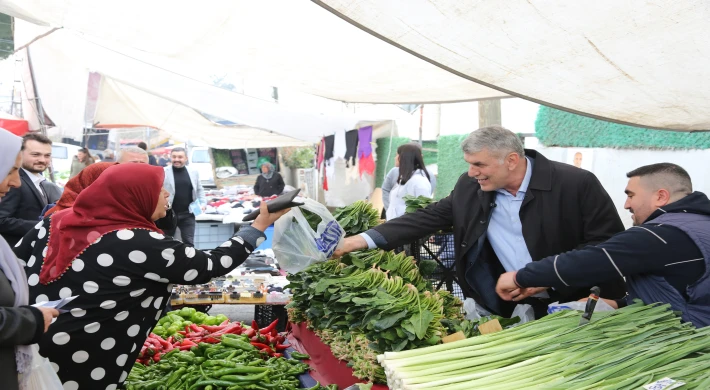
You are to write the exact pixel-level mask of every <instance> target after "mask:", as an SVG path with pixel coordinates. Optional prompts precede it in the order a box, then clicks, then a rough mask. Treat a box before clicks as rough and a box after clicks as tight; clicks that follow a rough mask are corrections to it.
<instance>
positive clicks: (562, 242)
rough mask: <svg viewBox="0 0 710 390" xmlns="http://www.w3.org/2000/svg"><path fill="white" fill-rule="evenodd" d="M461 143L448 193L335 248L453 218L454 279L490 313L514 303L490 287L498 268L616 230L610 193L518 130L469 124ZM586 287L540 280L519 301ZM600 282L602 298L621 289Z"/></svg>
mask: <svg viewBox="0 0 710 390" xmlns="http://www.w3.org/2000/svg"><path fill="white" fill-rule="evenodd" d="M461 146H462V149H463V152H464V159H465V160H466V162H468V163H469V170H468V174H463V175H461V177H460V178H459V180H458V182H457V183H456V186H455V187H454V189H453V191H452V192H451V194H450V195H449V196H448V197H446V198H444V199H442V200H440V201H439V202H437V203H434V204H432V205H430V206H429V207H427V208H426V209H422V210H418V211H417V212H415V213H412V214H405V215H404V216H402V217H400V218H397V219H394V220H392V221H388V222H387V223H385V224H382V225H380V226H377V227H375V228H374V229H371V230H368V231H367V232H365V233H363V234H361V235H359V236H354V237H349V238H346V239H345V241H344V243H343V245H342V247H341V249H340V250H338V251H336V255H340V254H343V253H347V252H351V251H354V250H358V249H364V248H368V247H370V248H374V247H375V246H376V247H380V248H383V249H387V250H389V249H394V248H397V247H398V246H401V245H405V244H409V243H411V242H413V241H414V240H416V239H419V238H422V237H425V236H427V235H428V234H431V233H434V232H436V231H438V230H441V229H445V228H450V227H452V226H453V232H454V243H455V252H456V274H457V279H458V280H457V281H458V283H459V284H460V286H461V288H462V290H463V292H464V295H466V296H467V297H470V298H473V299H474V300H475V301H476V303H477V304H478V305H479V306H481V307H483V308H484V309H486V310H488V311H490V312H492V313H494V314H499V315H503V316H510V315H511V313H512V311H513V309H514V307H515V304H516V303H512V302H507V301H504V300H502V299H501V298H500V297H498V295H497V294H496V292H495V286H496V281H497V280H498V277H499V276H500V275H501V274H503V273H504V272H506V271H515V270H518V269H520V268H522V267H524V266H525V265H526V264H527V263H530V262H531V261H537V260H540V259H543V258H545V257H547V256H551V255H555V254H559V253H563V252H567V251H570V250H573V249H579V248H582V247H584V246H586V245H592V244H597V243H600V242H603V241H605V240H607V239H608V238H609V237H611V236H612V235H614V234H616V233H618V232H620V231H622V230H623V228H624V226H623V224H622V223H621V219H620V218H619V215H618V213H617V212H616V209H615V208H614V204H613V203H612V201H611V198H610V197H609V194H607V192H606V191H605V190H604V188H603V187H602V186H601V184H600V183H599V181H598V180H597V178H596V177H595V176H594V174H592V173H591V172H588V171H585V170H582V169H579V168H576V167H574V166H571V165H567V164H563V163H558V162H554V161H550V160H548V159H547V158H545V157H544V156H543V155H542V154H540V153H537V152H536V151H534V150H524V149H523V145H522V142H520V139H519V138H518V137H517V135H515V134H514V133H513V132H511V131H510V130H507V129H505V128H503V127H500V126H492V127H485V128H482V129H479V130H477V131H474V132H473V133H471V134H470V135H469V136H468V137H467V138H466V139H465V140H464V141H463V143H462V144H461ZM589 287H590V286H583V287H576V288H558V289H554V290H553V289H542V288H541V289H538V290H537V291H535V293H536V294H535V295H534V296H531V297H529V298H526V299H525V300H522V301H520V302H522V303H527V304H530V305H532V306H533V308H534V309H535V316H536V318H539V317H540V316H542V315H544V314H545V313H546V309H547V305H548V304H549V303H551V302H554V301H557V300H559V301H562V302H565V301H570V300H576V299H579V298H582V297H585V296H588V295H589ZM601 288H602V293H603V294H604V295H605V296H607V297H609V298H621V297H622V296H624V295H625V288H624V284H623V280H622V279H621V278H617V279H615V280H612V281H610V282H609V283H607V284H605V285H602V286H601Z"/></svg>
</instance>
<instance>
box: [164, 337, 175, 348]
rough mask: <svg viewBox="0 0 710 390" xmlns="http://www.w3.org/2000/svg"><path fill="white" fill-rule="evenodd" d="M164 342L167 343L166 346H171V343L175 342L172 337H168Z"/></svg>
mask: <svg viewBox="0 0 710 390" xmlns="http://www.w3.org/2000/svg"><path fill="white" fill-rule="evenodd" d="M166 341H167V342H168V344H170V345H171V346H172V345H173V343H174V342H175V338H174V337H173V336H170V337H168V339H167V340H166Z"/></svg>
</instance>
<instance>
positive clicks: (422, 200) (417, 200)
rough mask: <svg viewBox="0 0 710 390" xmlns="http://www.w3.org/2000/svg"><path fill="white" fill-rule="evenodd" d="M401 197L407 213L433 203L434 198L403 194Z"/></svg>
mask: <svg viewBox="0 0 710 390" xmlns="http://www.w3.org/2000/svg"><path fill="white" fill-rule="evenodd" d="M402 199H404V205H405V206H406V207H407V208H406V210H405V212H407V213H413V212H415V211H417V210H419V209H423V208H426V207H427V206H429V205H430V204H432V203H434V199H432V198H430V197H428V196H424V195H419V196H412V195H405V196H404V198H402Z"/></svg>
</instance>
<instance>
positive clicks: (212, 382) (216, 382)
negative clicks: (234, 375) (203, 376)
mask: <svg viewBox="0 0 710 390" xmlns="http://www.w3.org/2000/svg"><path fill="white" fill-rule="evenodd" d="M208 385H215V386H222V387H229V386H232V385H234V383H232V382H227V381H220V380H217V379H207V380H204V381H198V382H197V383H195V384H194V385H192V386H190V388H189V390H193V389H196V388H198V387H202V386H208Z"/></svg>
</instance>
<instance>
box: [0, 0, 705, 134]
mask: <svg viewBox="0 0 710 390" xmlns="http://www.w3.org/2000/svg"><path fill="white" fill-rule="evenodd" d="M316 2H317V3H318V4H320V5H323V6H326V7H329V9H330V10H331V11H333V12H334V13H335V14H336V15H339V16H341V17H342V18H344V19H345V20H346V21H349V22H351V23H352V24H354V25H355V26H358V27H360V28H361V29H363V30H366V31H369V32H371V33H373V34H375V35H376V36H377V37H379V38H382V39H385V40H387V41H388V42H390V43H391V44H393V45H395V46H397V47H399V48H401V49H404V50H406V51H407V52H408V53H409V54H407V53H405V52H403V51H398V49H396V48H395V47H394V46H392V45H388V44H387V43H384V41H380V40H377V39H375V38H374V37H373V36H368V35H367V34H366V33H364V31H359V30H358V29H357V28H356V27H355V26H353V25H349V24H348V23H344V22H343V20H341V19H338V18H337V17H335V15H333V14H329V13H328V12H326V9H321V8H319V7H318V6H317V5H316V4H315V3H314V2H308V1H305V0H262V1H247V0H241V1H238V0H214V1H210V2H203V3H200V4H199V6H198V5H197V3H194V2H188V1H187V0H174V1H169V0H153V1H138V0H124V1H116V0H114V1H108V0H107V1H91V0H62V1H56V2H48V1H43V0H3V2H2V3H0V12H5V13H8V14H10V15H13V16H16V17H20V18H24V19H25V20H31V21H34V22H35V23H44V24H46V25H47V26H52V27H62V28H64V29H66V30H71V31H75V32H79V33H82V34H85V36H86V37H87V38H88V37H92V38H93V37H95V38H99V39H103V40H105V41H106V42H109V43H110V46H111V47H113V45H124V46H126V47H130V48H134V49H136V50H137V51H139V52H140V53H143V54H144V56H145V57H150V59H149V60H148V62H150V63H153V64H160V66H162V67H164V68H171V69H172V66H177V65H176V64H180V65H185V66H189V67H193V68H199V69H215V68H216V64H221V66H222V69H228V70H230V71H232V72H236V73H238V74H239V75H241V76H242V77H243V78H245V79H255V80H262V81H264V82H266V83H269V84H270V85H279V86H291V87H294V88H296V89H298V90H300V91H303V92H308V93H312V94H316V95H320V96H325V97H329V98H333V99H338V100H343V101H351V102H387V103H393V102H428V101H459V100H468V99H470V100H473V99H481V98H487V97H499V96H501V95H502V94H501V92H499V91H502V92H507V93H510V94H512V95H516V96H520V97H523V98H526V99H529V100H533V101H536V102H538V103H542V104H546V105H549V106H552V107H557V108H561V109H565V110H568V111H572V112H576V113H582V114H585V115H590V116H594V117H598V118H602V119H607V120H612V121H617V122H622V123H630V124H637V125H642V126H647V127H655V128H668V129H675V130H706V129H708V128H710V31H708V30H709V29H710V25H708V23H707V20H709V19H710V18H709V17H710V3H708V2H706V1H701V0H688V1H672V0H656V1H647V0H629V1H623V2H619V1H613V0H600V1H594V2H570V1H566V0H549V1H538V0H505V1H502V0H490V1H480V0H477V1H463V2H462V1H454V0H407V1H402V0H377V1H375V0H319V1H316ZM56 33H57V32H54V33H52V34H56ZM52 34H50V36H51V35H52ZM45 39H46V38H45ZM26 41H27V40H24V41H19V42H18V44H22V42H26ZM417 57H418V58H417ZM434 65H436V66H434ZM447 71H448V72H447ZM456 75H458V76H456ZM459 76H461V77H459ZM463 78H466V79H468V80H470V81H467V80H464V79H463ZM474 82H478V83H480V84H483V85H487V86H490V87H492V88H495V89H497V90H498V91H493V90H492V89H490V88H486V87H484V86H483V85H480V84H476V83H474Z"/></svg>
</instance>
